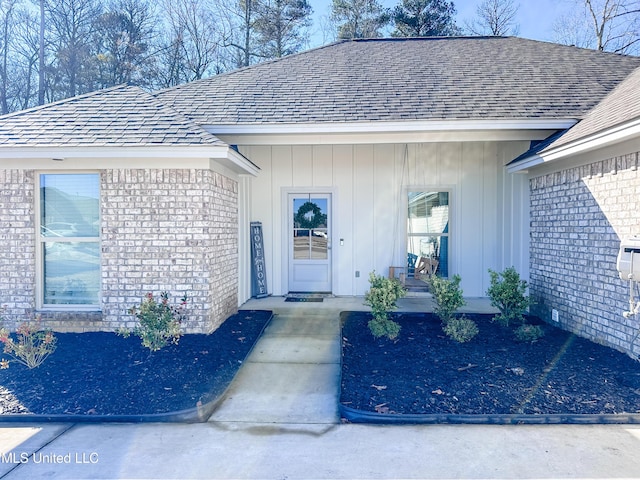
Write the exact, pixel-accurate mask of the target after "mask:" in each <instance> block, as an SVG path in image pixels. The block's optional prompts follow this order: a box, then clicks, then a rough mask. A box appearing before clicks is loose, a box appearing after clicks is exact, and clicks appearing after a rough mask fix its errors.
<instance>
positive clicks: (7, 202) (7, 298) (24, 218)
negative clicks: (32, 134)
mask: <svg viewBox="0 0 640 480" xmlns="http://www.w3.org/2000/svg"><path fill="white" fill-rule="evenodd" d="M34 178H35V177H34V173H33V172H32V171H23V170H0V305H6V311H5V314H4V318H5V321H6V322H7V326H10V327H13V326H14V325H15V324H16V323H17V322H22V321H24V320H30V319H31V318H32V316H33V311H34V308H35V261H34V258H35V244H36V243H35V234H36V230H35V224H34V216H33V213H34V204H33V202H34V188H35V183H34Z"/></svg>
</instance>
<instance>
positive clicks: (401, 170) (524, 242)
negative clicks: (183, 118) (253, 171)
mask: <svg viewBox="0 0 640 480" xmlns="http://www.w3.org/2000/svg"><path fill="white" fill-rule="evenodd" d="M527 147H528V143H527V142H503V143H497V142H459V143H425V144H408V145H404V144H396V145H392V144H377V145H309V146H304V145H295V146H286V145H284V146H283V145H278V146H246V147H241V151H242V153H243V154H244V155H246V156H247V157H248V158H249V159H251V160H252V161H253V162H254V163H256V164H257V165H258V166H259V167H260V168H261V172H260V174H259V175H258V177H257V178H252V179H251V180H250V182H251V195H250V196H248V197H245V198H249V201H250V202H251V206H250V209H249V210H250V220H251V221H261V222H262V223H263V225H264V233H265V239H264V240H265V253H266V256H267V258H266V260H267V273H268V282H269V289H270V291H271V293H272V294H274V295H283V294H286V293H287V278H286V275H287V241H286V240H287V238H286V235H287V232H286V220H287V219H286V216H287V215H286V208H285V205H284V204H283V203H284V200H283V199H284V198H286V197H285V193H286V192H289V191H294V190H295V189H298V190H299V191H301V192H303V191H305V189H309V190H310V191H314V190H315V191H319V189H322V190H326V191H327V192H329V193H331V194H332V195H333V220H332V228H333V232H332V245H333V250H332V255H333V272H334V275H333V293H334V294H336V295H362V294H364V292H365V291H366V290H367V288H368V275H369V272H370V271H372V270H374V269H375V270H376V271H377V272H378V273H381V274H386V273H387V271H388V267H389V266H391V265H403V264H404V262H405V261H406V251H405V250H406V208H407V204H406V196H407V191H408V190H410V189H413V190H416V189H446V190H449V191H450V192H451V199H450V202H451V206H452V222H451V226H450V235H451V242H452V243H451V245H450V256H451V263H450V274H454V273H459V274H460V275H461V276H462V288H463V289H464V293H465V295H467V296H484V292H485V291H486V289H487V286H488V274H487V270H488V269H489V268H493V269H502V268H504V267H507V266H510V265H514V266H515V267H516V268H517V269H518V270H519V271H520V272H521V273H522V274H523V276H524V277H525V278H526V277H527V275H528V261H527V259H528V253H527V252H528V222H529V220H528V185H527V183H526V178H525V176H517V175H509V174H507V173H506V172H505V170H504V168H503V166H504V164H505V163H506V162H508V161H509V160H510V159H512V158H515V157H516V156H517V155H518V154H519V153H521V152H522V151H524V150H525V149H526V148H527ZM340 239H343V240H344V244H343V245H340ZM356 272H359V277H356ZM246 281H248V279H247V280H246Z"/></svg>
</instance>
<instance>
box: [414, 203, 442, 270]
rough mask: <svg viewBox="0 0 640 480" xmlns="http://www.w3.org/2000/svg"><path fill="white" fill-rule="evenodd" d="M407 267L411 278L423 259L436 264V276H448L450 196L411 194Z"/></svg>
mask: <svg viewBox="0 0 640 480" xmlns="http://www.w3.org/2000/svg"><path fill="white" fill-rule="evenodd" d="M408 207H409V208H408V214H407V240H408V245H407V264H408V273H409V275H411V274H412V273H413V272H414V270H413V268H414V267H415V266H416V265H417V264H418V262H419V259H420V257H424V258H426V259H429V260H433V261H435V262H437V268H436V271H435V273H436V274H437V275H438V276H441V277H448V276H449V223H450V209H449V192H446V191H412V192H409V193H408Z"/></svg>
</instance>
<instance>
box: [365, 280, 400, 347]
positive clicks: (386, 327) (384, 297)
mask: <svg viewBox="0 0 640 480" xmlns="http://www.w3.org/2000/svg"><path fill="white" fill-rule="evenodd" d="M369 283H370V285H371V286H370V288H369V290H368V291H367V292H366V293H365V295H364V303H365V305H368V306H370V307H371V314H372V315H373V320H371V321H370V322H369V329H370V330H371V333H372V335H373V336H374V337H376V338H377V337H382V336H386V337H388V338H389V339H394V338H396V337H397V336H398V334H399V333H400V325H398V324H397V323H396V322H394V321H393V320H390V319H389V313H390V312H391V311H392V310H395V309H396V308H397V307H396V302H397V301H398V299H399V298H402V297H404V296H405V295H406V294H407V291H406V290H405V289H404V287H403V286H402V285H401V284H400V282H398V281H397V280H396V279H391V278H386V277H383V276H380V275H376V273H375V272H371V273H370V274H369Z"/></svg>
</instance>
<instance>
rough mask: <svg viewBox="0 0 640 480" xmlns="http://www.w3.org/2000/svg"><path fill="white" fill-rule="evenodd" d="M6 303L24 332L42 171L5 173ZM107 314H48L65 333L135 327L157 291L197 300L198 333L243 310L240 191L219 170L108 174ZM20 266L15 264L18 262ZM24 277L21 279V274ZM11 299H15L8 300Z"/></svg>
mask: <svg viewBox="0 0 640 480" xmlns="http://www.w3.org/2000/svg"><path fill="white" fill-rule="evenodd" d="M0 175H1V176H0V187H1V188H2V191H1V196H0V215H2V217H1V218H2V224H3V225H6V226H7V227H8V228H6V227H5V228H4V229H3V230H5V231H4V232H3V233H2V234H1V235H4V236H3V237H1V238H2V239H3V240H4V239H6V240H7V241H3V242H2V245H0V258H1V259H2V260H0V274H1V275H2V278H0V287H2V292H10V293H9V294H6V295H5V294H4V293H3V295H2V298H0V303H3V304H7V305H8V308H7V312H6V315H5V316H6V317H7V319H8V320H10V321H11V323H13V324H15V323H16V322H18V321H20V319H21V318H22V319H28V317H29V316H32V315H33V313H34V307H35V303H34V302H35V270H36V265H35V251H34V248H35V241H36V239H35V233H36V232H35V226H34V215H35V212H34V204H33V202H34V194H33V192H34V176H35V173H34V172H33V171H27V172H20V171H13V172H7V171H2V172H0ZM100 179H101V182H100V183H101V202H102V206H101V215H102V236H101V247H102V259H101V262H102V269H101V274H102V309H101V310H102V311H101V312H43V323H44V324H45V325H46V326H48V327H51V328H53V329H54V330H57V331H89V330H104V331H113V330H115V329H117V328H118V327H121V326H126V327H132V326H133V325H134V321H135V319H134V318H133V317H132V316H131V315H129V314H128V313H127V311H128V309H129V308H130V307H132V306H133V305H137V304H138V303H139V302H140V301H141V300H142V298H143V297H144V295H145V294H146V293H148V292H153V293H154V294H159V293H160V292H162V291H167V292H169V294H170V295H171V300H172V302H178V301H179V299H180V298H181V297H182V295H184V294H185V293H186V294H187V296H188V311H187V313H188V319H187V321H186V323H185V330H186V331H187V332H189V333H207V332H210V331H213V330H215V329H216V328H217V327H218V326H219V325H220V324H221V323H222V322H223V321H224V320H225V319H226V318H227V317H228V316H230V315H231V314H233V313H235V311H236V310H237V288H238V271H237V264H238V226H237V225H238V208H237V202H238V185H237V182H236V181H235V180H232V179H230V178H227V177H224V176H222V175H220V174H218V173H215V172H212V171H210V170H194V169H190V170H187V169H185V170H176V169H171V170H163V169H138V170H136V169H127V170H103V171H101V172H100ZM9 259H11V261H9ZM16 265H18V266H19V267H20V268H19V270H18V272H19V273H11V274H10V272H15V266H16ZM6 297H8V298H6Z"/></svg>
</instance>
